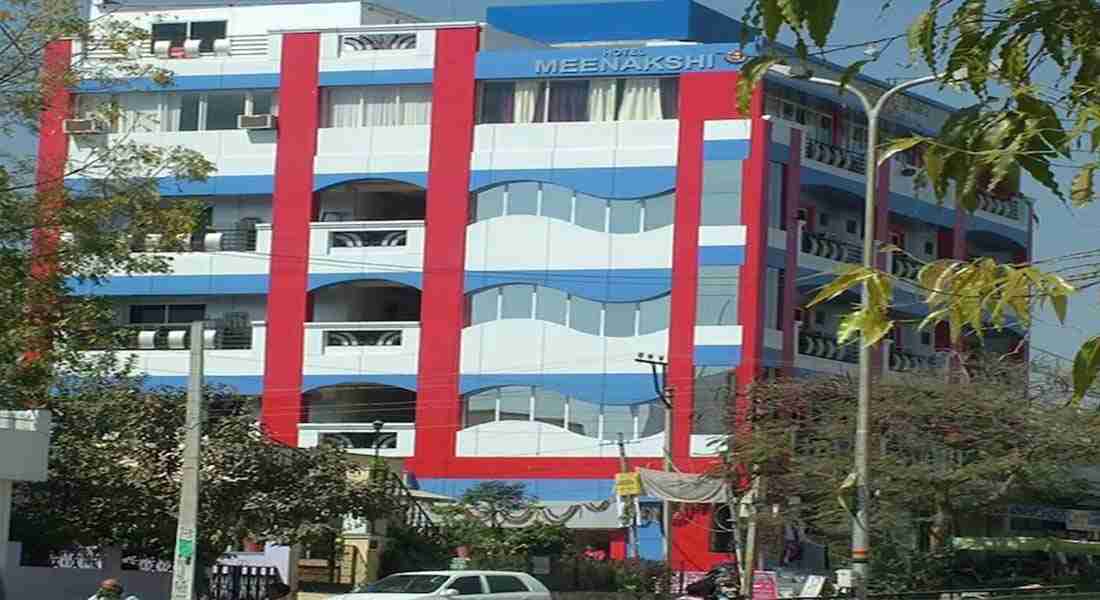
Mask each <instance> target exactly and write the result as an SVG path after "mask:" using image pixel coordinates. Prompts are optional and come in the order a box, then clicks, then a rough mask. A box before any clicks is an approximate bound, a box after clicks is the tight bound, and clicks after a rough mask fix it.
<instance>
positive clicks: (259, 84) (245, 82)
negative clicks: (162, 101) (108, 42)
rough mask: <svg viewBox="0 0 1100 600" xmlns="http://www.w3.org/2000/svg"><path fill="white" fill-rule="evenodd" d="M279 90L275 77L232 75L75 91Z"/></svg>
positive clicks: (104, 84) (143, 80)
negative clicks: (166, 83) (164, 83)
mask: <svg viewBox="0 0 1100 600" xmlns="http://www.w3.org/2000/svg"><path fill="white" fill-rule="evenodd" d="M278 87H279V74H278V73H240V74H234V75H177V76H176V77H173V78H172V82H171V83H170V84H168V85H162V84H160V83H157V82H155V81H153V80H152V79H149V78H148V77H139V78H134V79H126V80H122V81H82V82H81V83H80V84H79V85H77V87H76V91H77V92H79V93H82V94H95V93H118V92H188V91H200V90H255V89H274V88H278Z"/></svg>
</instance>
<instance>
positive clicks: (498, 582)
mask: <svg viewBox="0 0 1100 600" xmlns="http://www.w3.org/2000/svg"><path fill="white" fill-rule="evenodd" d="M485 580H486V581H488V582H489V593H490V594H507V593H509V592H528V591H530V590H528V589H527V586H526V585H524V584H523V582H522V581H520V580H519V578H518V577H511V576H509V575H486V576H485Z"/></svg>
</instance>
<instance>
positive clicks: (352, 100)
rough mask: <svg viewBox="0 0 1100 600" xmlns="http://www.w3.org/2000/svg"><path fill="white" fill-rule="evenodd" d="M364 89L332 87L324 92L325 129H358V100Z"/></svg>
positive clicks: (359, 119) (359, 113) (360, 115)
mask: <svg viewBox="0 0 1100 600" xmlns="http://www.w3.org/2000/svg"><path fill="white" fill-rule="evenodd" d="M363 90H364V88H359V87H334V88H329V89H327V90H325V109H324V115H325V123H324V126H325V127H360V126H361V125H362V118H361V117H362V110H361V108H360V99H361V98H362V95H363Z"/></svg>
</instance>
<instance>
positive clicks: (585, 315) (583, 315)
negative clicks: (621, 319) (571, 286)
mask: <svg viewBox="0 0 1100 600" xmlns="http://www.w3.org/2000/svg"><path fill="white" fill-rule="evenodd" d="M602 308H603V305H602V304H600V303H599V302H593V301H591V300H588V299H586V298H580V297H577V296H572V297H570V298H569V326H570V327H572V328H573V329H576V330H577V331H580V332H583V333H590V334H592V335H600V313H601V312H602Z"/></svg>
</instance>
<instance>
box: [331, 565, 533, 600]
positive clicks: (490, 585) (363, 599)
mask: <svg viewBox="0 0 1100 600" xmlns="http://www.w3.org/2000/svg"><path fill="white" fill-rule="evenodd" d="M458 596H461V597H462V598H463V600H550V590H548V589H546V586H545V585H543V584H542V582H540V581H539V580H537V579H535V578H534V577H531V576H530V575H528V574H527V573H515V572H510V571H422V572H416V573H395V574H393V575H390V576H389V577H385V578H382V579H379V580H378V581H376V582H374V583H371V584H367V585H365V586H362V587H360V588H356V589H355V590H353V591H352V592H351V593H350V594H344V595H342V596H335V597H334V598H332V599H331V600H420V599H423V598H440V597H442V598H451V597H458Z"/></svg>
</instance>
